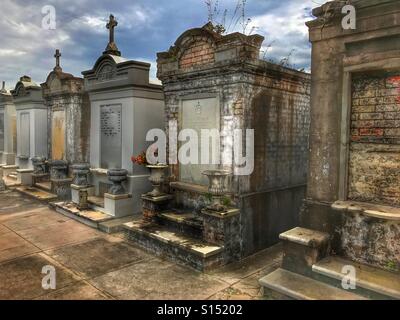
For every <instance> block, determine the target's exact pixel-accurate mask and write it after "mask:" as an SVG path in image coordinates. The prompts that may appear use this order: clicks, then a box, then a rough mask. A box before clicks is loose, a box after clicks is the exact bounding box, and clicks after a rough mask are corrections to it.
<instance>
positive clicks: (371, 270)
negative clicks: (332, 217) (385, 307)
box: [312, 257, 400, 299]
mask: <svg viewBox="0 0 400 320" xmlns="http://www.w3.org/2000/svg"><path fill="white" fill-rule="evenodd" d="M345 266H353V267H354V268H355V270H356V282H355V284H356V290H358V291H356V292H358V293H360V294H363V295H365V296H367V297H369V298H373V299H400V274H399V273H393V272H389V271H385V270H382V269H379V268H376V267H372V266H367V265H364V264H360V263H356V262H354V261H351V260H346V259H344V258H340V257H328V258H325V259H323V260H321V261H319V262H318V263H316V264H315V265H313V267H312V270H313V271H314V272H315V273H317V274H319V275H322V276H324V277H326V278H328V279H331V280H334V281H333V282H332V283H334V284H336V285H337V286H340V285H341V282H342V279H343V276H344V273H342V270H343V268H344V267H345ZM320 279H321V280H324V278H323V277H322V278H320Z"/></svg>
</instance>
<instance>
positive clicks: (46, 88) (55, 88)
mask: <svg viewBox="0 0 400 320" xmlns="http://www.w3.org/2000/svg"><path fill="white" fill-rule="evenodd" d="M41 87H42V88H43V94H44V95H45V96H47V95H53V94H62V93H79V92H81V91H82V90H83V79H82V78H77V77H74V76H73V75H72V74H70V73H65V72H62V71H61V70H60V71H52V72H50V74H49V75H48V77H47V79H46V82H44V83H42V84H41Z"/></svg>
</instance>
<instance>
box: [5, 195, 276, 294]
mask: <svg viewBox="0 0 400 320" xmlns="http://www.w3.org/2000/svg"><path fill="white" fill-rule="evenodd" d="M281 257H282V254H281V248H280V246H279V245H278V246H275V247H272V248H270V249H268V250H265V251H263V252H261V253H259V254H257V255H255V256H252V257H250V258H248V259H246V260H245V261H242V262H241V263H235V264H232V265H229V266H226V267H224V268H222V269H219V270H217V271H214V272H212V273H208V274H203V273H200V272H196V271H194V270H192V269H189V268H186V267H183V266H179V265H176V264H174V263H171V262H168V261H166V260H162V259H160V258H157V257H155V256H153V255H151V254H148V253H146V252H145V251H144V250H142V249H140V248H139V247H137V246H136V245H135V244H134V243H132V242H129V241H127V240H125V239H123V237H122V235H118V234H116V235H112V236H110V235H107V234H104V233H102V232H100V231H97V230H94V229H91V228H89V227H87V226H85V225H83V224H80V223H79V222H76V221H74V220H71V219H69V218H66V217H64V216H63V215H61V214H58V213H57V212H55V211H54V210H52V209H50V208H49V207H47V206H46V205H44V204H42V203H39V202H36V201H35V200H31V199H29V198H26V197H24V196H22V195H20V194H19V193H17V192H10V191H8V192H5V193H0V299H196V300H200V299H201V300H203V299H265V297H263V296H262V295H261V290H260V286H259V285H258V279H259V278H260V277H262V276H263V275H265V274H267V273H269V272H271V271H273V270H274V269H276V268H277V267H278V265H279V264H280V261H281ZM46 265H51V266H54V267H55V270H56V284H57V287H56V289H55V290H52V289H50V290H44V289H42V279H43V277H44V276H45V275H43V274H42V273H41V271H42V268H43V267H44V266H46Z"/></svg>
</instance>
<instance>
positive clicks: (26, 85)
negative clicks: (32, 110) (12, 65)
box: [11, 76, 41, 99]
mask: <svg viewBox="0 0 400 320" xmlns="http://www.w3.org/2000/svg"><path fill="white" fill-rule="evenodd" d="M33 92H35V94H34V97H32V99H36V98H41V88H40V86H38V85H37V84H36V83H35V82H33V81H32V79H31V78H30V77H28V76H23V77H21V78H20V80H19V81H18V82H17V84H16V85H15V88H14V90H11V94H12V96H13V97H14V98H15V99H18V98H24V97H29V96H31V94H32V93H33Z"/></svg>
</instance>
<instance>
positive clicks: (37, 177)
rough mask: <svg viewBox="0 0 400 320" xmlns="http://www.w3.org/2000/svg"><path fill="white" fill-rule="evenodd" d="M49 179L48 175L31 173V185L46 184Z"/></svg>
mask: <svg viewBox="0 0 400 320" xmlns="http://www.w3.org/2000/svg"><path fill="white" fill-rule="evenodd" d="M49 179H50V174H49V173H32V184H33V185H35V184H36V183H42V182H48V181H49Z"/></svg>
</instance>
